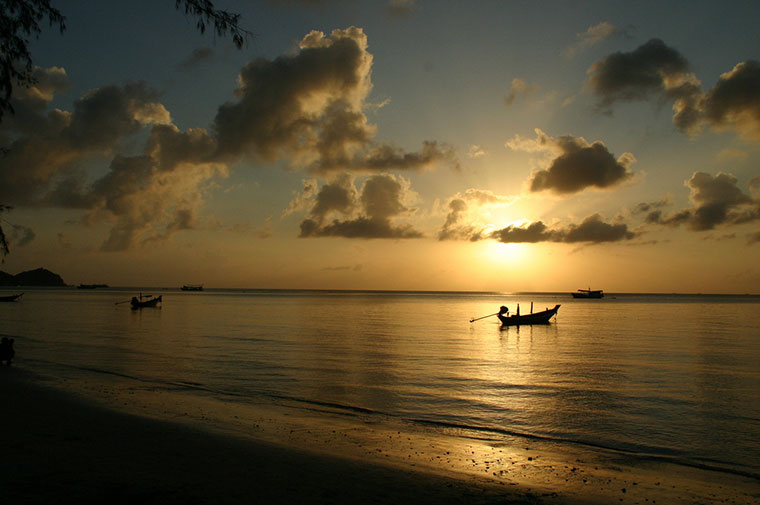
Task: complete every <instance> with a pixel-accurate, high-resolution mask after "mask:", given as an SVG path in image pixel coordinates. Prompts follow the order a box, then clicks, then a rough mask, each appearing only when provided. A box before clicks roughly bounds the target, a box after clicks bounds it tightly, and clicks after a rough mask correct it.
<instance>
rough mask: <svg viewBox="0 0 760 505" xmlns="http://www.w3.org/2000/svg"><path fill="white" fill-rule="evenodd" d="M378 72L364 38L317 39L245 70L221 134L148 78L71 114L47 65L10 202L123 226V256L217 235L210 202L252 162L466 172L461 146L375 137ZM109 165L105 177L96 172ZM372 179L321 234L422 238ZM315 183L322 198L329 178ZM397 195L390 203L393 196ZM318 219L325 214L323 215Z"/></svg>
mask: <svg viewBox="0 0 760 505" xmlns="http://www.w3.org/2000/svg"><path fill="white" fill-rule="evenodd" d="M206 55H207V53H206V52H203V51H200V52H197V53H196V54H195V57H196V59H202V58H204V57H205V56H206ZM371 67H372V55H371V54H370V53H369V52H368V51H367V38H366V36H365V34H364V32H363V31H362V30H361V29H359V28H354V27H351V28H348V29H346V30H335V31H333V32H332V33H331V34H330V35H329V36H326V35H325V34H323V33H322V32H317V31H313V32H311V33H309V34H307V35H306V36H305V37H304V38H303V39H302V41H301V43H300V46H299V50H298V51H297V53H295V54H293V55H288V56H281V57H279V58H276V59H274V60H268V59H259V60H256V61H252V62H250V63H248V64H247V65H245V66H244V67H243V68H242V69H241V71H240V75H239V85H238V88H237V90H236V91H235V93H236V95H237V96H236V98H235V100H233V101H230V102H228V103H225V104H223V105H221V106H220V107H219V109H218V111H217V115H216V117H215V120H214V123H213V128H212V129H211V130H210V131H206V130H205V129H202V128H190V129H187V130H184V131H182V130H180V129H179V128H178V127H177V126H176V125H174V124H173V123H172V118H171V115H170V113H169V111H168V110H167V109H166V108H165V107H164V106H163V105H162V104H161V103H160V102H159V98H160V97H159V94H158V93H157V92H156V91H155V90H153V89H151V88H149V87H148V86H147V85H146V84H145V83H142V82H136V83H126V84H123V85H107V86H102V87H100V88H96V89H92V90H90V91H88V92H87V93H85V94H84V95H83V96H82V97H80V98H79V99H78V100H76V101H75V102H74V105H73V107H72V110H71V111H64V110H60V109H52V110H50V105H51V102H52V100H53V97H54V96H55V94H56V93H60V92H61V91H63V90H65V89H67V88H68V87H69V81H68V77H67V76H66V72H65V71H64V70H63V69H60V68H56V67H52V68H49V69H35V76H36V79H37V82H36V84H35V85H34V86H32V87H30V88H23V89H20V90H18V91H17V92H14V95H13V96H14V108H15V109H16V111H17V112H16V115H15V116H12V117H9V120H8V121H3V123H1V124H0V147H3V148H4V149H5V150H6V151H7V153H6V154H5V155H4V156H3V157H2V159H1V160H0V201H2V202H4V203H8V204H12V205H19V206H32V207H44V206H47V207H58V208H69V209H80V210H82V211H83V215H82V218H81V223H82V224H84V225H88V226H89V225H94V224H98V223H105V224H106V225H107V226H109V228H110V230H109V232H108V236H107V238H106V239H105V241H104V242H103V244H102V246H101V248H102V249H103V250H107V251H122V250H126V249H130V248H132V247H135V246H138V245H140V244H145V243H150V242H154V241H159V240H166V239H168V238H170V237H171V236H173V235H174V234H175V233H177V232H180V231H183V230H190V229H198V228H203V227H206V226H210V224H209V223H210V221H209V220H204V219H203V217H202V210H203V207H204V199H205V195H206V194H207V192H208V191H209V190H210V189H211V188H213V187H214V184H215V181H216V180H218V179H219V178H224V177H226V176H227V175H228V172H229V169H230V167H231V166H232V165H233V164H236V163H238V162H240V161H241V160H242V159H243V158H248V159H247V160H246V161H251V160H253V161H256V160H264V161H276V160H285V161H286V162H287V164H288V165H290V166H291V167H296V168H303V169H305V170H307V171H311V172H313V173H315V174H319V175H322V176H324V177H326V178H328V180H329V178H333V176H334V174H340V173H343V172H358V173H370V174H371V173H383V172H385V171H387V170H422V169H425V168H428V167H432V166H433V165H435V164H439V163H446V164H450V165H452V166H454V167H457V166H458V162H457V160H456V155H455V152H454V150H453V149H452V148H451V147H450V146H448V145H446V144H442V143H440V142H437V141H434V140H430V141H425V142H423V143H422V147H421V148H420V149H419V150H416V151H407V150H405V149H403V148H402V147H398V146H396V145H394V144H393V143H391V142H376V141H374V136H375V135H376V130H377V128H376V127H375V126H374V125H371V124H370V123H369V121H368V119H367V116H366V115H365V112H364V111H365V109H367V108H371V105H368V104H367V102H366V99H367V96H368V94H369V92H370V90H371V89H372V82H371V78H370V76H371ZM95 163H100V164H101V168H102V169H103V170H102V171H101V172H100V173H96V172H94V171H93V170H92V167H93V166H95ZM383 177H387V176H383ZM370 181H372V182H370ZM370 181H367V182H365V185H364V187H363V189H362V193H361V194H357V195H353V194H352V195H350V197H351V198H352V200H350V202H351V205H352V207H351V209H346V210H347V211H348V210H350V211H351V212H352V213H351V214H347V215H346V216H344V217H342V218H341V219H340V220H339V221H337V224H336V223H328V222H327V221H319V220H318V221H317V223H318V228H317V229H316V230H314V233H322V234H335V235H340V234H345V235H353V236H365V237H368V236H389V237H390V236H405V237H406V236H418V235H420V234H419V232H417V231H416V230H414V229H413V228H411V227H410V226H406V227H404V226H402V225H400V224H398V223H397V221H398V220H400V219H402V214H408V213H410V212H411V210H409V209H406V207H404V206H403V205H402V207H393V206H391V207H390V208H394V209H396V211H397V214H383V213H382V208H383V207H382V206H381V205H379V204H377V203H372V201H373V200H371V199H370V200H366V198H371V197H370V196H366V195H365V196H362V195H364V192H367V195H370V193H371V191H372V188H373V187H376V186H380V185H381V184H382V183H383V182H386V183H387V180H385V179H382V178H381V179H377V180H374V179H370ZM405 181H406V180H405V179H403V178H400V179H397V180H395V182H396V183H397V184H399V185H400V188H401V189H399V190H398V191H397V193H398V196H399V198H402V197H406V196H408V195H409V194H411V192H410V191H409V188H408V183H407V182H405ZM313 188H314V193H313V194H314V197H315V198H316V197H317V193H316V188H317V186H316V183H314V186H313ZM354 191H356V190H354ZM391 193H392V192H391ZM327 196H329V195H327ZM327 196H324V197H323V198H325V199H327ZM386 196H387V200H386V201H385V203H386V204H387V205H390V204H391V203H392V194H389V195H386ZM361 198H365V200H361ZM376 198H380V197H376ZM309 200H310V195H309V194H307V193H306V192H304V193H303V194H302V201H300V202H299V201H293V202H291V205H292V208H291V207H289V209H288V210H286V214H287V213H289V212H295V211H296V210H299V209H302V208H303V209H308V208H309V203H308V202H309ZM399 201H400V202H401V201H404V200H403V199H402V200H399ZM325 202H326V200H325ZM402 208H403V209H406V210H403V211H402V210H401V209H402ZM311 211H312V212H313V213H314V212H316V214H315V216H319V215H320V213H322V208H321V207H319V205H317V206H316V207H314V208H312V209H311ZM330 212H331V213H334V212H338V210H336V209H330ZM312 217H314V216H312ZM361 219H366V220H368V222H367V223H364V222H362V221H361ZM352 221H355V222H354V223H353V227H352V228H351V229H350V230H348V229H347V228H348V227H349V225H351V224H352ZM339 225H340V226H343V228H345V229H344V230H338V229H337V227H338V226H339ZM363 230H364V231H363ZM263 232H264V233H266V231H265V230H264V231H263Z"/></svg>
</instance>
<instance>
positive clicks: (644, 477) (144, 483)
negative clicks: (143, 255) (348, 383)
mask: <svg viewBox="0 0 760 505" xmlns="http://www.w3.org/2000/svg"><path fill="white" fill-rule="evenodd" d="M109 380H112V381H113V382H100V383H92V384H89V385H87V386H85V387H84V388H83V389H80V390H78V391H71V390H68V389H67V390H62V389H61V388H57V387H51V385H50V384H46V383H45V382H46V381H45V380H44V378H42V377H40V376H37V375H36V374H35V373H34V372H31V371H28V370H25V369H23V368H19V367H17V366H13V367H10V368H7V367H2V368H0V394H2V398H3V407H4V409H3V412H4V413H3V416H2V417H0V419H2V421H0V429H2V430H3V433H4V434H6V436H5V437H3V443H2V446H0V451H2V454H3V458H2V461H3V462H2V463H0V465H1V466H0V472H2V473H0V475H2V477H0V486H1V487H2V490H3V493H4V495H5V496H6V497H9V498H12V499H11V500H10V502H11V503H57V502H58V501H59V500H60V501H63V500H64V499H67V500H68V501H72V500H74V501H77V502H80V503H95V501H98V502H103V501H108V502H114V501H116V503H121V502H120V501H119V500H123V501H124V503H126V502H134V501H136V500H139V501H141V502H144V503H187V502H197V503H230V504H233V503H243V502H246V503H247V502H250V501H252V500H255V501H256V502H258V503H283V502H295V503H315V504H317V503H336V504H343V503H346V504H347V503H358V502H368V503H423V504H424V503H431V504H432V503H454V504H456V503H505V502H507V503H513V504H516V505H520V504H534V505H536V504H557V505H560V504H565V505H575V504H580V503H584V504H597V503H598V504H602V503H611V502H613V501H614V502H617V503H642V504H644V503H657V502H659V503H668V504H671V503H672V504H677V503H683V504H687V503H695V502H701V503H723V502H725V501H726V500H728V501H730V502H731V503H738V504H742V503H747V504H750V503H755V502H757V501H758V499H759V498H760V483H758V482H757V480H753V479H745V478H742V477H740V476H730V475H725V474H722V473H718V472H712V471H709V470H701V469H693V468H681V467H678V466H676V465H670V464H667V463H663V462H648V463H647V462H643V461H642V460H641V459H640V458H626V457H625V455H621V454H606V455H601V456H600V453H599V452H598V451H592V450H589V451H585V450H582V449H578V450H574V451H573V452H572V453H568V452H567V451H566V450H564V451H562V450H557V448H556V447H552V446H551V444H541V443H538V442H533V441H525V440H521V439H515V438H510V437H504V438H503V439H499V440H496V439H482V438H478V437H474V436H472V434H463V433H462V432H461V431H456V430H451V429H431V430H419V429H414V428H413V427H410V426H405V425H403V423H400V424H389V425H382V426H379V425H378V424H377V423H368V422H366V421H364V420H362V419H361V418H360V417H355V418H354V417H351V416H336V415H334V413H331V412H328V411H323V412H310V411H304V410H303V409H294V408H288V407H287V406H282V405H277V406H274V407H273V406H271V405H253V406H251V405H248V406H240V405H236V404H234V403H233V402H227V401H224V400H219V399H213V398H209V399H207V401H202V402H199V401H197V398H188V397H187V395H185V397H183V396H182V394H181V393H171V394H169V393H166V392H157V391H147V392H146V391H145V390H144V388H143V389H140V388H137V387H135V385H134V384H130V383H129V381H128V380H125V379H123V378H113V379H109ZM70 386H71V384H67V385H66V388H69V387H70ZM72 493H73V494H72ZM116 494H118V495H119V496H114V495H116ZM69 498H71V499H69Z"/></svg>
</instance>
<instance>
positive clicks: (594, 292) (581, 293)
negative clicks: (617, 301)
mask: <svg viewBox="0 0 760 505" xmlns="http://www.w3.org/2000/svg"><path fill="white" fill-rule="evenodd" d="M571 294H572V295H573V298H604V291H603V290H601V289H591V288H589V289H579V290H578V291H577V292H575V293H571Z"/></svg>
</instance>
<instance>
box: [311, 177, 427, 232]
mask: <svg viewBox="0 0 760 505" xmlns="http://www.w3.org/2000/svg"><path fill="white" fill-rule="evenodd" d="M413 196H414V195H413V194H412V192H411V190H410V188H409V181H407V180H406V179H404V178H401V177H396V176H394V175H392V174H379V175H373V176H371V177H369V178H367V179H366V181H364V184H363V185H362V187H361V189H360V190H357V189H356V187H355V181H354V178H353V176H351V175H350V174H341V175H339V176H338V177H336V178H335V179H334V180H333V181H332V182H329V183H327V184H325V185H323V186H322V187H321V188H320V189H319V192H318V193H317V194H316V196H315V197H314V199H313V205H312V207H311V210H310V211H309V215H308V217H307V218H306V219H304V220H303V221H302V222H301V234H300V236H301V237H345V238H361V239H372V238H394V239H398V238H420V237H422V236H423V235H422V233H420V232H419V231H417V230H415V229H414V228H413V227H412V226H411V225H409V224H400V223H397V221H398V220H399V219H400V218H402V217H403V216H404V215H408V214H411V212H412V211H413V209H411V208H409V207H408V206H407V205H408V204H407V203H406V202H407V201H408V200H410V199H411V198H413Z"/></svg>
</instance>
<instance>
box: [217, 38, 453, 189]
mask: <svg viewBox="0 0 760 505" xmlns="http://www.w3.org/2000/svg"><path fill="white" fill-rule="evenodd" d="M371 69H372V55H371V54H370V53H369V52H368V51H367V37H366V35H365V34H364V32H363V31H362V30H361V29H360V28H355V27H352V28H348V29H346V30H334V31H333V32H332V33H331V34H330V36H325V34H323V33H322V32H318V31H313V32H311V33H310V34H308V35H307V36H306V37H304V39H303V40H302V41H301V44H300V48H299V51H298V53H296V54H295V55H290V56H281V57H279V58H276V59H274V60H268V59H258V60H256V61H253V62H251V63H249V64H247V65H246V66H245V67H244V68H243V69H242V70H241V72H240V76H239V78H238V81H239V83H240V85H239V87H238V89H237V90H236V94H237V96H238V100H237V101H235V102H228V103H226V104H224V105H222V106H221V107H220V108H219V111H218V113H217V116H216V119H215V121H214V129H215V132H216V134H217V138H218V142H219V144H218V146H219V156H222V157H224V156H233V157H235V156H241V155H249V156H254V157H258V158H261V159H264V160H268V161H273V160H277V159H288V160H290V162H291V164H292V165H294V166H299V167H305V168H307V169H308V170H310V171H311V172H314V173H319V174H326V173H330V172H339V171H346V170H349V171H376V172H380V171H385V170H390V169H395V170H417V169H422V168H425V167H426V166H429V165H431V164H433V163H437V162H447V163H448V162H453V163H455V159H454V156H453V151H452V150H451V149H450V148H446V147H445V146H440V145H438V144H437V143H436V142H434V141H430V142H426V143H425V144H424V145H423V148H422V151H421V152H419V153H414V152H412V153H407V152H405V151H403V150H401V149H399V148H396V147H393V146H391V145H390V144H382V143H375V142H374V141H373V140H372V139H373V138H374V137H375V134H376V130H377V128H376V127H375V126H374V125H371V124H369V121H368V119H367V116H366V115H365V113H364V109H365V108H366V103H365V101H366V98H367V96H368V94H369V92H370V90H371V89H372V82H371Z"/></svg>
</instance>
